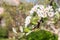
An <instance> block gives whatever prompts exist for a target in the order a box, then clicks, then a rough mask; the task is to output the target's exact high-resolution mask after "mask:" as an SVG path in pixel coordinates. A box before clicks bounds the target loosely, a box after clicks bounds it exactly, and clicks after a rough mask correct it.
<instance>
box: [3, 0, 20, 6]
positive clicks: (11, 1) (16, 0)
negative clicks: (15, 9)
mask: <svg viewBox="0 0 60 40" xmlns="http://www.w3.org/2000/svg"><path fill="white" fill-rule="evenodd" d="M3 1H4V2H5V3H6V4H9V5H12V6H18V5H19V3H20V1H19V0H3Z"/></svg>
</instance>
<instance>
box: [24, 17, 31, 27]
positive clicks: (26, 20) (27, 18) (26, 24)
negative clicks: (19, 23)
mask: <svg viewBox="0 0 60 40" xmlns="http://www.w3.org/2000/svg"><path fill="white" fill-rule="evenodd" d="M30 19H31V16H27V17H26V19H25V27H27V26H28V25H29V23H30Z"/></svg>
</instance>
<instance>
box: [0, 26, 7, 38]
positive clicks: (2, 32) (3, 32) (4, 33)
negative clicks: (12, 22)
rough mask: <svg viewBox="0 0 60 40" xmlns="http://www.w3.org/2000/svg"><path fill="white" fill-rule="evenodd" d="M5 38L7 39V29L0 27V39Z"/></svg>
mask: <svg viewBox="0 0 60 40" xmlns="http://www.w3.org/2000/svg"><path fill="white" fill-rule="evenodd" d="M7 37H8V31H7V29H6V28H2V27H0V38H7Z"/></svg>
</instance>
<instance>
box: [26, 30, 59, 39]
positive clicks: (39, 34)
mask: <svg viewBox="0 0 60 40" xmlns="http://www.w3.org/2000/svg"><path fill="white" fill-rule="evenodd" d="M26 40H58V36H57V35H55V34H52V33H51V32H49V31H45V30H39V31H34V32H31V33H30V34H29V35H28V36H27V38H26Z"/></svg>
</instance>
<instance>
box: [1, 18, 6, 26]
mask: <svg viewBox="0 0 60 40" xmlns="http://www.w3.org/2000/svg"><path fill="white" fill-rule="evenodd" d="M1 26H2V27H4V26H6V23H5V20H4V19H3V20H1Z"/></svg>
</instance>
